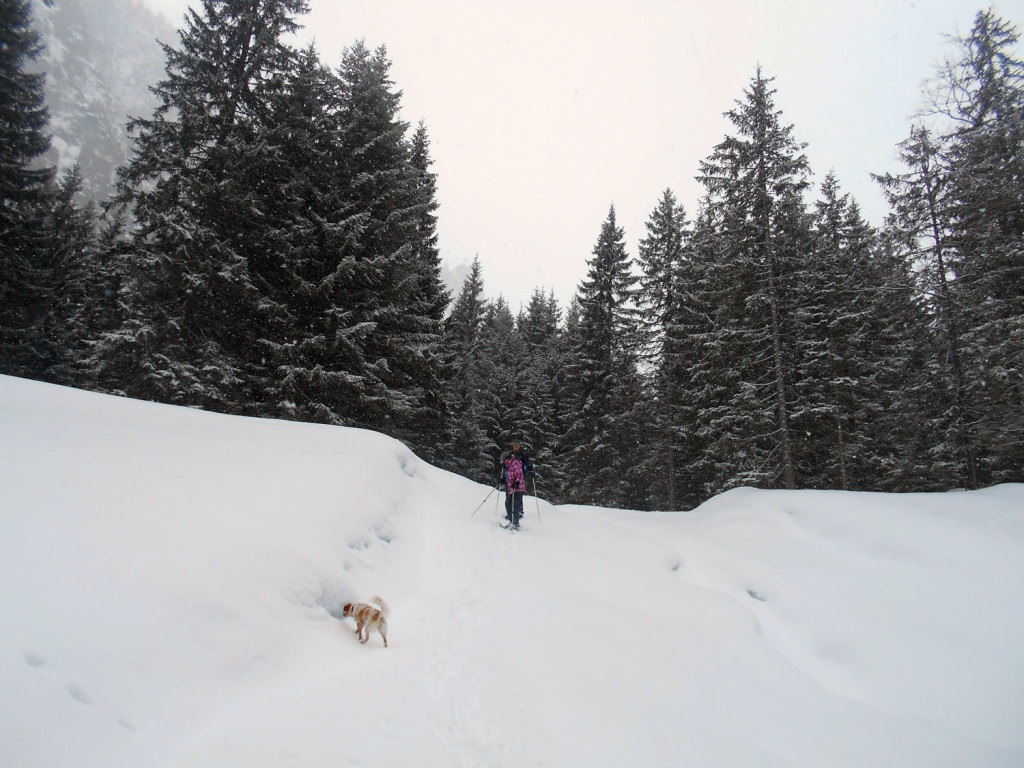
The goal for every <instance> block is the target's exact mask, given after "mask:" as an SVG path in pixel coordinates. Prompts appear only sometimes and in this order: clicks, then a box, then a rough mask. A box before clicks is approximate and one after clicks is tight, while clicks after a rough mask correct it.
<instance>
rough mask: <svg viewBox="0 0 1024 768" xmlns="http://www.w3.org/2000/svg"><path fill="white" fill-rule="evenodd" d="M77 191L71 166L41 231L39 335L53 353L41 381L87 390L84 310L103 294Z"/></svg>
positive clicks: (90, 210) (90, 227)
mask: <svg viewBox="0 0 1024 768" xmlns="http://www.w3.org/2000/svg"><path fill="white" fill-rule="evenodd" d="M82 189H83V182H82V176H81V173H80V172H79V168H78V166H77V165H76V166H74V167H73V168H71V169H70V170H68V171H66V172H65V173H63V174H62V175H61V179H60V183H59V184H58V185H57V187H56V189H55V191H54V193H53V208H52V211H51V214H50V216H49V217H47V224H46V229H45V231H46V235H47V237H46V243H47V250H48V251H49V253H50V261H51V264H52V269H53V279H52V283H51V285H52V294H51V300H50V306H49V310H48V312H47V314H46V322H45V324H44V335H45V337H46V339H47V340H48V342H49V343H50V344H52V345H53V349H54V358H53V361H52V365H51V367H50V369H49V370H47V371H46V374H45V378H46V380H47V381H52V382H56V383H58V384H64V385H68V386H78V387H86V386H87V385H88V384H89V380H88V377H87V376H86V373H85V364H84V363H85V360H86V359H87V356H88V352H89V350H88V346H87V345H88V343H89V341H90V340H91V339H92V338H93V336H92V329H91V328H90V327H89V322H88V321H89V317H90V314H91V312H90V308H91V305H92V304H93V302H94V301H96V300H97V298H98V297H97V293H100V292H102V291H103V290H104V287H103V285H102V280H101V279H100V278H101V276H102V275H103V274H104V273H103V270H102V268H101V266H100V265H99V264H98V263H97V249H96V245H97V241H96V212H95V209H94V207H93V205H92V203H91V202H90V203H87V204H86V205H85V206H84V207H80V206H79V205H78V202H77V201H78V198H79V197H80V196H81V192H82Z"/></svg>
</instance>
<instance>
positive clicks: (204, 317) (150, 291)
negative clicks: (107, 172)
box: [99, 0, 307, 412]
mask: <svg viewBox="0 0 1024 768" xmlns="http://www.w3.org/2000/svg"><path fill="white" fill-rule="evenodd" d="M305 10H307V6H306V2H305V0H257V1H256V2H253V1H252V0H204V1H203V2H202V4H201V6H200V10H199V11H196V10H190V11H189V14H188V16H187V18H186V25H185V28H184V29H183V30H181V32H180V43H179V45H178V46H177V47H172V46H169V45H166V46H165V47H164V50H165V53H166V55H167V69H166V77H165V79H164V80H162V81H161V82H160V83H159V84H157V86H156V87H155V89H154V90H155V93H156V95H157V97H158V100H159V106H158V107H157V109H156V111H155V113H154V114H153V116H152V117H150V118H146V119H138V120H135V121H133V123H132V125H131V127H130V129H131V131H132V132H133V133H134V136H135V138H134V141H135V154H134V157H133V158H132V160H131V161H130V162H129V164H128V165H127V166H126V167H125V168H123V169H122V170H121V172H120V174H119V176H120V178H119V191H118V195H117V200H118V202H119V204H120V205H121V206H123V207H124V208H125V209H126V210H127V211H129V212H130V213H131V215H132V216H133V217H134V221H135V225H134V227H133V229H132V231H131V233H130V235H131V246H130V250H129V252H128V253H127V254H126V255H125V256H124V258H123V259H122V262H123V263H122V274H123V279H122V282H121V290H122V292H123V295H122V301H123V305H124V309H125V322H124V324H123V325H122V327H121V328H119V329H117V331H115V332H112V333H109V334H106V335H105V337H104V340H103V341H104V343H103V344H102V345H101V347H100V349H99V351H100V353H101V355H102V357H103V360H104V363H105V364H106V365H107V366H108V367H109V368H110V369H111V370H118V371H123V372H125V373H126V374H127V375H126V378H125V379H124V380H122V381H121V382H120V387H119V389H121V390H122V391H124V392H126V393H127V394H129V395H131V396H135V397H141V398H148V399H155V400H161V401H164V402H172V403H181V404H189V405H198V406H202V407H205V408H210V409H213V410H221V411H226V412H247V411H249V410H251V405H250V404H252V403H254V402H258V401H259V399H260V398H259V393H257V392H253V391H252V387H251V380H250V377H251V375H252V373H253V369H254V367H256V366H258V365H260V364H261V357H262V355H261V350H260V344H259V340H260V339H261V338H263V337H264V336H266V335H267V333H268V330H267V329H268V328H273V327H274V326H275V325H276V324H277V323H279V322H280V320H279V318H281V317H282V316H284V317H287V314H288V312H287V308H285V307H282V306H281V305H280V303H279V302H277V301H275V300H274V299H273V298H271V296H272V293H271V292H268V291H266V290H265V281H266V280H267V279H268V278H267V275H268V274H269V275H273V274H274V273H275V272H276V271H277V270H278V264H277V259H279V258H280V256H279V255H278V254H277V253H276V252H275V247H276V245H277V243H278V241H279V238H278V234H277V231H276V229H275V227H274V223H273V222H270V223H268V222H266V221H265V219H264V216H265V212H264V205H265V204H266V202H267V201H268V200H270V199H274V198H275V196H276V195H277V193H278V192H280V191H281V190H280V185H279V182H280V181H281V178H282V174H281V167H282V159H281V154H280V147H279V146H277V145H275V144H274V143H273V142H272V141H270V140H268V130H267V128H268V126H267V115H268V109H269V107H268V105H270V104H272V103H273V101H274V98H275V96H276V94H277V93H278V92H279V91H280V89H281V87H282V84H283V82H284V79H285V74H286V73H287V72H288V71H290V70H291V68H292V66H293V62H294V52H293V51H292V50H291V49H290V48H289V47H288V46H287V45H285V43H284V42H283V38H284V37H285V36H286V35H287V34H289V33H291V32H293V31H294V30H295V29H296V28H297V23H296V22H295V20H294V19H295V17H296V16H297V15H298V14H299V13H302V12H304V11H305Z"/></svg>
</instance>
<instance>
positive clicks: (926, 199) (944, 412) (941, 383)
mask: <svg viewBox="0 0 1024 768" xmlns="http://www.w3.org/2000/svg"><path fill="white" fill-rule="evenodd" d="M899 149H900V158H901V160H902V162H903V164H904V165H905V166H906V170H905V171H904V172H903V173H901V174H893V173H890V174H886V175H884V176H879V177H876V178H877V179H878V181H879V182H880V183H881V184H882V185H883V188H884V190H885V194H886V197H887V198H888V200H889V205H890V214H889V216H888V219H887V224H888V228H889V231H890V233H891V236H892V241H893V244H894V247H895V248H897V249H898V250H899V251H900V253H901V254H902V255H903V258H904V259H906V260H907V262H908V263H909V264H911V265H913V267H914V268H915V269H916V270H917V272H918V275H919V277H918V280H919V282H920V289H921V291H922V293H923V295H924V296H925V298H926V305H927V307H928V309H929V318H930V321H931V326H932V328H931V331H932V335H933V337H934V340H935V342H934V345H933V347H934V351H935V354H934V356H932V357H931V358H929V359H926V360H925V361H924V365H925V370H924V375H925V376H927V378H929V379H930V380H931V382H932V387H933V394H934V395H935V396H934V398H933V399H932V402H933V403H935V404H936V406H937V407H936V408H935V409H934V411H933V412H932V413H930V414H929V418H928V422H929V423H928V432H929V433H930V435H931V439H932V459H933V462H934V463H935V464H937V465H942V466H947V467H949V468H950V471H951V472H952V473H953V475H954V476H955V477H957V478H958V480H959V483H960V484H962V485H963V486H965V487H968V488H976V487H977V485H978V462H977V456H978V441H977V434H976V432H977V420H978V415H977V408H976V407H975V405H974V403H973V402H972V401H971V399H970V397H969V396H968V383H967V376H968V373H967V369H966V366H965V361H964V352H963V347H964V341H963V338H962V336H963V328H964V324H965V321H964V316H963V314H964V313H963V306H962V305H961V303H960V302H959V301H958V300H957V297H956V288H955V274H954V272H953V270H952V265H953V261H954V250H955V246H954V242H953V237H952V231H951V229H950V227H951V218H952V217H951V200H950V190H949V183H948V175H947V174H946V172H945V170H944V169H943V160H942V156H941V152H940V142H939V140H938V139H936V138H935V137H934V136H933V134H932V133H931V132H930V131H929V130H928V129H926V128H923V127H920V126H915V127H914V128H912V129H911V132H910V136H909V137H908V138H907V139H906V140H904V141H903V142H901V143H900V145H899Z"/></svg>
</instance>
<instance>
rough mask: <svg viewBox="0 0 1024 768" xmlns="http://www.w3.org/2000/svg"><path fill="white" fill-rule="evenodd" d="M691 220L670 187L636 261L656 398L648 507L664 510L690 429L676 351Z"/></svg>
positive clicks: (644, 345)
mask: <svg viewBox="0 0 1024 768" xmlns="http://www.w3.org/2000/svg"><path fill="white" fill-rule="evenodd" d="M689 238H690V231H689V223H688V222H687V220H686V212H685V211H684V210H683V207H682V206H681V205H679V203H678V202H677V200H676V197H675V195H674V194H673V193H672V190H670V189H666V190H665V192H664V194H663V195H662V197H661V199H660V200H659V201H658V205H657V207H656V208H655V209H654V211H653V212H652V213H651V216H650V218H649V219H648V220H647V234H646V236H645V237H644V238H643V239H642V240H641V241H640V245H639V256H638V259H637V261H638V262H639V264H640V268H641V277H640V284H639V291H638V294H637V296H638V298H637V303H638V306H639V309H640V312H639V318H640V337H639V338H640V341H641V354H642V358H641V359H642V360H643V361H644V371H643V375H644V377H645V378H646V379H648V381H649V383H648V386H647V388H648V390H649V392H650V393H651V394H652V395H653V397H648V398H645V400H647V401H648V402H649V403H650V406H651V417H650V419H649V420H647V421H646V422H645V423H647V425H648V431H649V441H648V449H647V451H646V452H645V453H646V459H645V461H644V468H645V471H646V473H647V475H648V476H649V478H650V480H649V482H648V483H647V487H648V488H649V489H650V493H651V499H650V505H651V506H654V507H656V508H660V509H678V508H679V506H680V501H681V499H680V493H679V491H680V488H679V486H680V478H679V477H678V475H679V473H680V468H679V466H678V463H677V461H678V456H677V454H678V449H679V442H680V440H681V439H682V438H681V435H682V433H683V432H684V431H685V430H686V429H687V426H688V425H687V423H686V422H685V420H684V416H683V412H682V410H681V409H682V408H684V407H685V405H684V403H683V402H682V401H681V399H680V394H681V392H680V389H679V387H678V386H677V384H678V376H677V374H678V370H677V366H678V355H679V353H680V351H681V346H682V345H685V344H687V341H686V340H685V339H681V338H680V337H679V335H678V334H677V333H676V327H675V323H676V313H677V308H678V305H679V300H680V297H679V295H678V293H677V292H678V289H679V280H680V277H681V271H682V269H683V261H684V260H685V259H686V258H688V249H689Z"/></svg>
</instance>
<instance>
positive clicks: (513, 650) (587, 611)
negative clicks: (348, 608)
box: [0, 377, 1024, 768]
mask: <svg viewBox="0 0 1024 768" xmlns="http://www.w3.org/2000/svg"><path fill="white" fill-rule="evenodd" d="M425 458H427V459H428V460H429V459H430V457H425ZM539 470H540V471H541V473H543V467H540V468H539ZM541 491H542V493H543V488H541ZM487 493H488V488H487V487H485V486H480V485H476V484H474V483H471V482H469V481H467V480H464V479H462V478H459V477H456V476H454V475H451V474H448V473H446V472H442V471H441V470H438V469H436V468H434V467H432V466H430V465H429V464H428V463H426V462H425V461H422V460H420V459H419V458H417V457H415V456H413V455H412V454H411V453H410V452H409V451H408V450H407V449H406V448H404V447H403V446H402V445H400V444H399V443H396V442H394V441H392V440H390V439H388V438H385V437H382V436H380V435H378V434H374V433H369V432H364V431H359V430H351V429H337V428H328V427H322V426H314V425H304V424H292V423H284V422H273V421H262V420H253V419H242V418H235V417H226V416H219V415H213V414H207V413H201V412H198V411H194V410H187V409H182V408H174V407H169V406H161V405H154V404H150V403H140V402H133V401H128V400H123V399H117V398H112V397H105V396H102V395H95V394H89V393H85V392H79V391H75V390H70V389H63V388H59V387H53V386H47V385H42V384H37V383H33V382H27V381H22V380H18V379H12V378H4V377H0V600H2V604H0V765H2V766H5V767H9V768H63V767H64V766H68V767H70V766H74V767H75V768H81V767H82V766H87V767H90V768H91V767H92V766H97V767H99V766H102V767H103V768H121V767H122V766H124V767H129V768H136V767H147V766H157V767H162V766H173V767H175V768H179V767H185V766H187V767H189V768H192V767H203V768H214V767H216V768H235V767H237V768H242V767H245V768H262V767H265V768H271V767H273V768H278V767H283V766H303V767H304V768H319V767H321V766H323V767H324V768H326V767H327V766H330V767H331V768H336V767H338V766H370V767H371V768H373V767H378V766H417V767H418V768H424V767H425V768H430V767H431V766H528V765H529V766H549V767H552V768H561V767H563V766H616V768H621V767H622V766H696V767H700V768H719V767H721V768H734V767H735V768H750V767H756V768H771V767H772V766H807V767H808V768H812V767H813V768H834V767H837V766H850V767H851V768H854V767H856V768H865V766H871V767H888V766H899V767H900V768H913V767H915V766H919V767H920V768H941V767H943V766H949V767H950V768H952V767H954V766H956V767H957V768H961V767H963V766H969V767H970V768H987V767H994V766H1005V767H1006V768H1020V766H1022V765H1024V486H1001V487H997V488H992V489H988V490H984V491H977V492H970V493H949V494H915V495H905V496H896V495H882V494H863V493H837V492H811V491H801V492H782V491H757V490H749V489H743V490H736V491H732V492H730V493H726V494H723V495H722V496H719V497H717V498H715V499H713V500H711V501H710V502H708V503H707V504H705V505H704V506H702V507H701V508H700V509H699V510H696V511H695V512H690V513H677V514H668V513H664V514H663V513H658V514H652V513H638V512H623V511H615V510H606V509H595V508H586V507H565V506H563V507H552V506H550V505H548V504H546V503H544V502H543V501H541V502H536V501H535V500H534V499H532V498H531V499H528V500H527V504H526V512H527V517H526V519H525V520H524V530H523V531H522V532H521V533H519V534H512V533H509V532H506V531H504V530H501V529H499V528H498V527H497V525H496V524H495V523H496V520H497V518H498V515H497V513H496V507H495V503H494V501H495V499H494V498H493V497H492V498H490V499H488V501H487V503H485V504H484V506H483V507H481V508H480V510H479V512H477V513H476V514H475V515H473V514H472V512H473V510H474V508H475V507H477V505H478V504H479V503H480V501H481V500H482V499H484V497H485V496H486V495H487ZM374 594H380V595H382V596H383V597H385V598H386V599H387V600H388V602H389V603H390V605H391V609H392V617H391V622H390V624H391V631H390V637H389V640H390V645H391V647H390V648H387V649H385V648H384V647H383V645H382V643H381V640H380V637H379V636H378V635H374V636H373V637H372V638H371V640H370V642H369V643H368V644H367V645H360V644H359V643H358V641H357V640H356V637H355V634H354V631H353V630H354V624H353V622H352V620H351V619H346V620H340V619H339V618H337V616H338V615H339V614H340V606H341V605H342V604H343V603H345V602H347V601H352V600H366V599H368V598H370V597H371V596H372V595H374Z"/></svg>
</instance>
